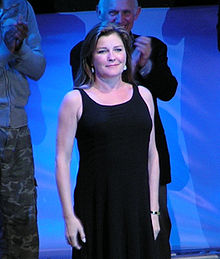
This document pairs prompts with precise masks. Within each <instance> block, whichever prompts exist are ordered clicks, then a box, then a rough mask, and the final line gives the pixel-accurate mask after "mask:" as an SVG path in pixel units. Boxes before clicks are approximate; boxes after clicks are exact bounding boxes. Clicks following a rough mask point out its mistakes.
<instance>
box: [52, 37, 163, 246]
mask: <svg viewBox="0 0 220 259" xmlns="http://www.w3.org/2000/svg"><path fill="white" fill-rule="evenodd" d="M125 63H126V52H125V49H124V45H123V43H122V41H121V39H120V37H119V36H118V35H117V34H115V33H113V34H110V35H108V36H102V37H100V39H99V40H98V42H97V46H96V49H95V51H94V54H93V66H94V69H95V75H96V76H95V82H94V84H93V85H92V86H87V85H84V86H83V88H84V91H86V93H87V94H88V95H89V96H90V97H91V98H92V99H93V100H94V101H96V102H97V103H99V104H104V105H116V104H120V103H124V102H126V101H128V100H129V99H131V97H132V94H133V87H132V85H130V84H128V83H125V82H123V81H122V77H121V75H122V72H123V69H124V65H125ZM139 91H140V94H141V96H142V97H143V99H144V101H145V102H146V104H147V106H148V108H149V111H150V115H151V118H152V122H153V121H154V120H153V117H154V105H153V100H152V96H151V94H150V92H149V91H148V90H147V89H146V88H144V87H141V86H139ZM82 112H83V111H82V99H81V94H80V93H79V91H74V90H73V91H70V92H69V93H68V94H67V95H66V96H65V97H64V100H63V102H62V105H61V108H60V111H59V121H58V131H57V152H56V180H57V187H58V191H59V195H60V200H61V204H62V209H63V216H64V220H65V225H66V233H65V234H66V239H67V241H68V243H69V244H70V245H71V246H73V247H75V248H76V249H80V248H81V245H80V243H79V240H77V234H78V233H79V235H80V238H81V240H82V241H83V242H86V236H85V232H84V229H83V226H82V223H81V222H80V219H78V218H77V216H76V215H75V213H74V210H73V204H72V199H71V197H72V194H71V184H70V163H71V155H72V149H73V144H74V139H75V134H76V130H77V124H78V121H79V119H80V118H81V115H82ZM148 160H149V168H148V169H149V187H150V206H151V210H155V211H158V210H159V204H158V188H159V162H158V154H157V149H156V145H155V139H154V125H153V128H152V131H151V135H150V143H149V157H148ZM152 225H153V230H154V238H155V239H156V237H157V235H158V233H159V231H160V226H159V219H158V216H157V215H152Z"/></svg>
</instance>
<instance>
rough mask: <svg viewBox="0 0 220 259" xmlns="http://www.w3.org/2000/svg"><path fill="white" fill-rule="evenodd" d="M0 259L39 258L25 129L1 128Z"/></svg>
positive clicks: (29, 148)
mask: <svg viewBox="0 0 220 259" xmlns="http://www.w3.org/2000/svg"><path fill="white" fill-rule="evenodd" d="M0 258H1V259H38V258H39V237H38V228H37V209H36V181H35V178H34V163H33V153H32V144H31V138H30V132H29V129H28V127H26V126H25V127H21V128H16V129H13V128H1V127H0Z"/></svg>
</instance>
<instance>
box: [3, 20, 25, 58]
mask: <svg viewBox="0 0 220 259" xmlns="http://www.w3.org/2000/svg"><path fill="white" fill-rule="evenodd" d="M27 34H28V27H27V24H26V23H24V22H22V21H21V20H20V19H19V20H18V22H17V23H16V24H14V25H10V26H9V29H8V30H7V31H6V32H5V35H4V42H5V44H6V46H7V48H8V49H9V50H10V51H11V52H12V53H14V52H15V51H18V50H19V49H20V48H21V45H22V43H23V40H24V39H25V38H26V37H27Z"/></svg>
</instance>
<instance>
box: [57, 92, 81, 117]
mask: <svg viewBox="0 0 220 259" xmlns="http://www.w3.org/2000/svg"><path fill="white" fill-rule="evenodd" d="M81 110H82V97H81V94H80V91H78V90H72V91H69V92H68V93H67V94H66V95H65V96H64V98H63V101H62V103H61V106H60V112H61V114H63V115H64V114H65V115H66V116H69V115H76V116H77V117H78V116H79V114H80V112H81ZM65 115H64V116H65Z"/></svg>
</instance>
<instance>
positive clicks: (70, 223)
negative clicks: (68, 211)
mask: <svg viewBox="0 0 220 259" xmlns="http://www.w3.org/2000/svg"><path fill="white" fill-rule="evenodd" d="M65 223H66V240H67V243H68V244H69V245H71V246H72V247H75V248H76V249H78V250H79V249H81V245H80V240H78V237H80V239H81V241H82V242H83V243H85V242H86V236H85V232H84V229H83V225H82V223H81V222H80V220H79V219H78V218H77V217H75V216H74V217H72V218H70V219H68V220H65ZM78 234H79V235H78Z"/></svg>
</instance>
